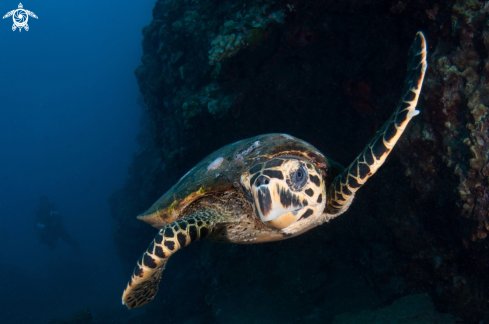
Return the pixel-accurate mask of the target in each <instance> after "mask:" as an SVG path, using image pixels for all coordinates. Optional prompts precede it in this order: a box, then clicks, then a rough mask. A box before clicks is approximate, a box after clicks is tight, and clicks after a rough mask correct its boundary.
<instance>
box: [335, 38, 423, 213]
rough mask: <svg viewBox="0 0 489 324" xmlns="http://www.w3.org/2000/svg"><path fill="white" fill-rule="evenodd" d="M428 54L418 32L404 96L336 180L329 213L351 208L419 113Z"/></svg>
mask: <svg viewBox="0 0 489 324" xmlns="http://www.w3.org/2000/svg"><path fill="white" fill-rule="evenodd" d="M426 56H427V52H426V40H425V37H424V35H423V33H422V32H418V33H417V34H416V37H415V39H414V42H413V44H412V45H411V48H410V49H409V56H408V67H407V75H406V79H405V81H404V88H403V90H402V98H401V100H400V101H399V104H398V105H397V108H396V110H395V112H394V113H393V114H392V116H391V117H390V118H389V120H388V121H387V122H386V123H385V124H384V125H383V126H382V128H381V130H380V131H378V132H377V134H376V135H375V137H374V138H373V139H372V140H371V141H370V143H369V144H368V145H367V147H366V148H365V150H364V151H363V152H362V153H360V155H359V156H358V157H357V158H356V159H355V161H353V163H352V164H350V166H349V167H348V168H346V169H345V171H343V172H342V173H341V174H339V175H338V176H337V177H336V178H335V179H334V180H333V183H332V184H331V186H330V190H329V192H328V202H327V207H326V213H328V214H330V215H335V216H337V215H340V214H341V213H343V212H345V211H346V210H347V209H348V207H349V206H350V204H351V202H352V200H353V197H354V196H355V192H356V191H357V190H358V189H359V188H360V187H361V186H362V185H363V184H364V183H365V182H367V180H368V178H370V177H371V176H372V175H373V174H374V173H375V172H376V171H377V170H378V169H379V168H380V167H381V166H382V164H383V163H384V161H385V159H386V158H387V155H389V153H390V152H391V151H392V148H393V147H394V145H395V144H396V142H397V140H398V139H399V137H401V135H402V133H403V132H404V130H405V129H406V126H407V124H408V123H409V121H410V120H411V118H412V117H414V116H416V115H417V114H419V111H418V110H416V109H415V108H416V104H417V103H418V98H419V93H420V92H421V86H422V84H423V79H424V75H425V72H426V67H427V63H426Z"/></svg>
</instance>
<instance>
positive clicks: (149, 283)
mask: <svg viewBox="0 0 489 324" xmlns="http://www.w3.org/2000/svg"><path fill="white" fill-rule="evenodd" d="M213 216H214V214H213V213H212V211H201V212H198V213H195V214H192V215H190V216H187V217H185V218H182V219H180V220H178V221H175V222H173V223H171V224H168V225H166V226H164V227H163V228H161V230H160V231H159V232H158V235H156V237H155V238H154V240H153V242H151V244H150V245H149V247H148V249H147V250H146V252H144V253H143V254H142V255H141V257H140V258H139V260H138V262H137V265H136V267H135V268H134V273H133V275H132V277H131V280H130V281H129V283H128V284H127V287H126V289H125V290H124V293H123V295H122V304H123V305H124V304H125V305H126V306H127V307H128V308H135V307H139V306H143V305H145V304H147V303H149V302H150V301H152V300H153V298H154V297H155V295H156V293H157V292H158V284H159V282H160V279H161V274H162V273H163V270H164V269H165V265H166V262H167V261H168V259H169V258H170V256H172V255H173V254H174V253H175V252H177V251H178V250H180V249H181V248H183V247H185V246H187V245H189V244H190V243H192V242H194V241H196V240H199V239H204V238H205V237H206V236H207V235H208V234H210V233H211V232H212V230H213V221H212V219H213Z"/></svg>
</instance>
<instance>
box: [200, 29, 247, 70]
mask: <svg viewBox="0 0 489 324" xmlns="http://www.w3.org/2000/svg"><path fill="white" fill-rule="evenodd" d="M244 44H245V42H244V39H243V35H242V34H238V35H237V36H236V35H235V34H231V35H224V36H222V35H218V36H217V37H216V38H214V39H213V40H212V42H211V49H210V50H209V64H210V65H214V64H216V63H217V62H220V61H221V60H222V59H224V58H227V57H232V56H234V55H236V53H237V52H238V50H239V49H240V47H241V46H243V45H244Z"/></svg>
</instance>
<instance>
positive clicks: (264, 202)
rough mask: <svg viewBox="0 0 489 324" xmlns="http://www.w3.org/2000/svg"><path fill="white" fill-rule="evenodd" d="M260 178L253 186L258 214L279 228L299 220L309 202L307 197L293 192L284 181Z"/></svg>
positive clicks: (271, 225) (261, 218)
mask: <svg viewBox="0 0 489 324" xmlns="http://www.w3.org/2000/svg"><path fill="white" fill-rule="evenodd" d="M260 178H261V179H260ZM260 178H259V179H257V181H256V184H255V186H253V188H252V195H253V200H254V205H255V214H256V216H257V217H258V218H260V220H261V221H262V222H264V223H265V224H266V225H268V226H270V227H273V228H278V229H282V228H285V227H287V226H289V225H290V224H292V223H294V222H296V221H297V220H299V218H300V217H299V215H300V210H301V209H303V208H304V207H305V206H308V204H309V203H308V201H307V199H306V198H305V197H302V196H303V195H302V194H301V193H296V192H292V191H291V190H290V189H289V188H287V186H286V184H285V183H284V182H283V181H279V180H277V179H270V178H268V177H265V176H260Z"/></svg>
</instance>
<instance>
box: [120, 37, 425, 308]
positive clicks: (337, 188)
mask: <svg viewBox="0 0 489 324" xmlns="http://www.w3.org/2000/svg"><path fill="white" fill-rule="evenodd" d="M426 50H427V49H426V41H425V37H424V35H423V34H422V33H421V32H418V33H417V34H416V38H415V40H414V43H413V45H412V46H411V48H410V50H409V57H408V69H407V76H406V80H405V83H404V88H403V92H402V93H403V96H402V98H401V100H400V102H399V104H398V105H397V108H396V110H395V111H394V113H393V114H392V116H391V117H390V118H389V120H388V121H387V122H386V123H385V124H384V126H383V127H382V129H381V130H380V131H379V132H377V134H376V135H375V137H374V138H373V139H372V140H371V141H370V143H369V144H368V145H367V146H366V148H365V150H364V151H363V152H362V153H361V154H360V155H359V156H358V157H357V158H356V159H355V161H353V163H352V164H351V165H350V166H349V167H348V168H346V169H344V168H342V167H341V166H339V165H338V164H337V163H335V162H333V161H332V160H331V159H329V158H326V157H325V156H324V155H323V154H322V153H321V152H319V151H318V150H317V149H316V148H314V147H313V146H312V145H310V144H308V143H306V142H304V141H302V140H300V139H297V138H294V137H292V136H290V135H286V134H267V135H260V136H256V137H253V138H249V139H245V140H242V141H239V142H236V143H233V144H230V145H227V146H225V147H223V148H221V149H219V150H217V151H216V152H214V153H212V154H210V155H209V156H208V157H206V158H205V159H203V160H202V161H201V162H200V163H199V164H197V165H196V166H195V167H194V168H193V169H192V170H190V171H189V172H188V173H187V174H186V175H184V176H183V177H182V178H181V179H180V180H179V181H178V182H177V183H176V184H175V185H174V186H173V187H172V188H171V189H170V190H169V191H168V192H167V193H165V194H164V195H163V196H162V197H161V198H160V199H159V200H158V201H157V202H155V203H154V204H153V206H151V207H150V208H149V209H148V211H146V212H145V213H144V214H142V215H139V216H138V218H139V219H140V220H143V221H145V222H147V223H149V224H151V225H153V226H154V227H156V228H158V229H160V230H159V232H158V234H157V235H156V237H155V238H154V240H153V241H152V242H151V244H150V245H149V247H148V249H147V250H146V252H144V253H143V255H142V256H141V257H140V258H139V260H138V262H137V265H136V267H135V269H134V273H133V275H132V277H131V280H130V281H129V283H128V285H127V287H126V289H125V290H124V293H123V296H122V303H123V304H125V305H126V306H127V307H128V308H134V307H139V306H142V305H145V304H147V303H149V302H150V301H152V300H153V298H154V297H155V295H156V293H157V291H158V284H159V281H160V279H161V275H162V273H163V270H164V269H165V266H166V263H167V261H168V259H169V258H170V256H172V255H173V254H174V253H175V252H177V251H178V250H179V249H181V248H183V247H185V246H187V245H189V244H190V243H192V242H194V241H197V240H202V239H207V240H212V241H217V242H225V243H238V244H250V243H261V242H271V241H277V240H283V239H287V238H290V237H294V236H297V235H300V234H302V233H304V232H306V231H308V230H309V229H311V228H314V227H316V226H318V225H320V224H323V223H325V222H327V221H329V220H330V219H332V218H334V217H337V216H338V215H340V214H342V213H344V212H345V211H346V210H347V209H348V207H349V206H350V204H351V202H352V200H353V197H354V195H355V192H356V191H357V190H358V189H359V188H360V187H361V186H362V185H363V184H364V183H365V182H366V181H367V180H368V179H369V178H370V177H371V176H372V175H373V174H374V173H375V172H376V171H377V170H378V169H379V168H380V166H381V165H382V164H383V163H384V161H385V159H386V157H387V155H389V153H390V152H391V151H392V149H393V147H394V145H395V144H396V142H397V140H398V139H399V137H400V136H401V135H402V133H403V131H404V130H405V128H406V126H407V124H408V123H409V121H410V120H411V118H412V117H414V116H416V115H417V114H418V113H419V111H417V110H415V108H416V104H417V102H418V98H419V94H420V91H421V86H422V84H423V78H424V75H425V71H426V67H427V63H426V58H427V52H426Z"/></svg>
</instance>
